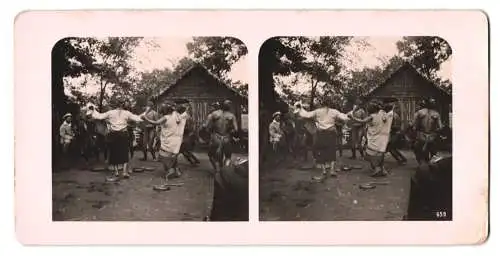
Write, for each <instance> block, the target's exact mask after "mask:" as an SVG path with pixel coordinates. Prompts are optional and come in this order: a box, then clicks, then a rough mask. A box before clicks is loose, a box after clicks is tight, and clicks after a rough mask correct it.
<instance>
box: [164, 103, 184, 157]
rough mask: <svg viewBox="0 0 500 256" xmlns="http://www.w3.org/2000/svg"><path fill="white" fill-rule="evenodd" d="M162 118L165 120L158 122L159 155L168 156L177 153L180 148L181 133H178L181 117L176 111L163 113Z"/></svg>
mask: <svg viewBox="0 0 500 256" xmlns="http://www.w3.org/2000/svg"><path fill="white" fill-rule="evenodd" d="M164 118H165V122H163V123H162V124H160V127H161V131H160V155H163V156H170V155H171V154H177V153H179V150H180V148H181V144H182V134H180V133H179V130H180V128H179V124H180V123H181V119H180V115H179V114H178V113H177V112H172V113H171V114H168V115H165V116H164ZM179 135H181V136H179Z"/></svg>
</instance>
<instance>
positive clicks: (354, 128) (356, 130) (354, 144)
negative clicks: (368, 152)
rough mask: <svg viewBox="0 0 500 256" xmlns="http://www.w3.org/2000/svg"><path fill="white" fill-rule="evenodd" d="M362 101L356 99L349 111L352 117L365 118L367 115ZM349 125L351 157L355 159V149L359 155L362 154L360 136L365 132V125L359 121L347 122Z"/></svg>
mask: <svg viewBox="0 0 500 256" xmlns="http://www.w3.org/2000/svg"><path fill="white" fill-rule="evenodd" d="M362 105H363V102H362V101H361V99H356V101H355V103H354V106H353V109H352V110H351V112H349V113H351V114H352V115H353V116H354V117H356V118H358V119H365V118H366V117H367V114H366V111H365V110H364V109H363V106H362ZM348 123H349V125H350V126H351V151H352V155H351V159H356V151H359V154H360V155H361V157H363V156H364V154H363V153H364V152H363V146H362V144H361V141H362V138H363V136H364V133H365V129H366V127H365V125H364V124H363V123H359V122H352V121H351V122H348Z"/></svg>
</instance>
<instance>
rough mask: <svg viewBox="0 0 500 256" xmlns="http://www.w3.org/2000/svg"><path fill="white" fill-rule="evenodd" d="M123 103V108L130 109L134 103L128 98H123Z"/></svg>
mask: <svg viewBox="0 0 500 256" xmlns="http://www.w3.org/2000/svg"><path fill="white" fill-rule="evenodd" d="M121 105H122V107H123V109H126V110H129V111H130V110H132V104H131V103H130V101H128V100H122V103H121Z"/></svg>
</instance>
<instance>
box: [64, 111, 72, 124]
mask: <svg viewBox="0 0 500 256" xmlns="http://www.w3.org/2000/svg"><path fill="white" fill-rule="evenodd" d="M72 118H73V116H72V115H71V114H70V113H66V114H65V115H64V116H63V119H64V121H66V122H67V123H71V119H72Z"/></svg>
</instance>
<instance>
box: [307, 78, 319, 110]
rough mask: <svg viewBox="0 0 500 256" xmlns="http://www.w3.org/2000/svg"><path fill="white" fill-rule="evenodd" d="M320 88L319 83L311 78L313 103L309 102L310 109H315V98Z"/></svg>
mask: <svg viewBox="0 0 500 256" xmlns="http://www.w3.org/2000/svg"><path fill="white" fill-rule="evenodd" d="M317 87H318V81H316V82H314V79H313V78H311V99H310V100H311V101H310V102H309V108H310V109H313V108H314V98H315V97H316V89H317Z"/></svg>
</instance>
